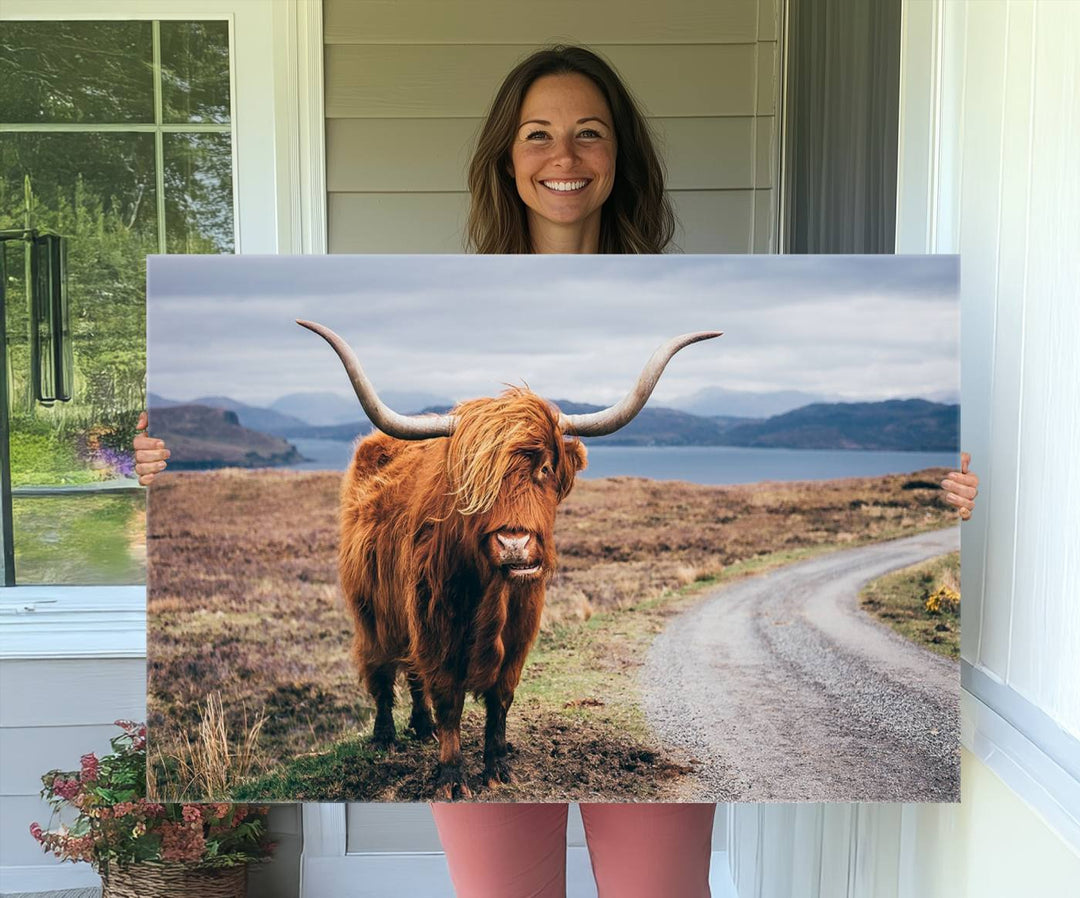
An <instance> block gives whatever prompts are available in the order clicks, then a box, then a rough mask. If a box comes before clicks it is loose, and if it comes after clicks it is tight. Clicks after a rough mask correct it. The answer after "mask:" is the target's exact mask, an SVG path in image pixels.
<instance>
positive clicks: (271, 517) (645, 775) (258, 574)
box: [147, 469, 955, 800]
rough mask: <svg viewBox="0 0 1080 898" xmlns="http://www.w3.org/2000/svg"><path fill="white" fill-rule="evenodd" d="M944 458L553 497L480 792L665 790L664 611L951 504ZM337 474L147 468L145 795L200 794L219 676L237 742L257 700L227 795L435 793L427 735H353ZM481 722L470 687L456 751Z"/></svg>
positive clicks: (873, 537)
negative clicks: (642, 676)
mask: <svg viewBox="0 0 1080 898" xmlns="http://www.w3.org/2000/svg"><path fill="white" fill-rule="evenodd" d="M944 473H945V472H944V470H943V469H933V470H927V471H921V472H918V473H916V474H912V475H890V476H885V477H873V478H857V479H849V480H834V481H817V482H799V483H761V484H752V485H742V486H723V487H716V486H698V485H693V484H687V483H678V482H666V481H665V482H660V481H651V480H644V479H638V478H612V479H608V480H597V481H579V483H578V484H577V486H575V488H574V491H573V493H572V494H571V495H570V497H569V498H568V499H567V500H566V502H564V503H563V505H562V506H561V508H560V510H559V517H558V521H557V523H556V539H557V543H558V548H559V557H560V568H559V570H558V572H557V573H556V575H555V577H554V579H553V580H552V582H551V584H550V586H549V589H548V602H547V608H546V611H545V618H544V624H543V630H542V633H541V637H540V639H539V640H538V643H537V646H536V647H535V648H534V650H533V652H532V654H531V656H530V659H529V663H528V664H527V666H526V669H525V674H524V677H523V681H522V685H521V688H520V690H519V693H518V701H516V702H515V705H514V708H513V709H512V710H511V712H510V717H509V720H508V733H509V739H510V741H511V742H512V743H514V744H515V752H514V754H515V761H514V764H515V773H517V774H518V779H519V784H518V785H515V786H511V787H508V788H507V789H505V790H504V791H501V792H500V794H499V795H490V794H487V795H485V794H481V795H478V796H477V797H480V798H484V799H486V800H491V799H492V798H500V799H508V800H514V799H522V798H531V799H533V800H545V799H548V800H551V799H555V798H563V799H565V798H566V797H567V796H568V795H571V796H572V797H577V798H582V799H584V800H600V799H604V798H607V799H613V800H618V799H620V798H621V799H628V798H630V799H634V798H636V799H650V798H651V799H657V798H664V797H677V794H678V791H677V790H678V778H679V776H680V775H681V773H683V772H686V771H687V770H689V769H691V768H692V765H693V763H694V759H693V758H684V757H673V756H668V755H665V754H664V752H663V751H662V750H660V749H659V748H658V747H657V746H655V745H653V744H652V743H651V738H650V736H649V734H648V733H647V731H646V729H645V727H644V724H643V722H642V719H641V715H640V712H639V711H638V710H637V707H636V702H635V697H636V691H635V686H634V682H635V678H636V670H637V667H638V665H639V663H640V662H639V659H640V657H641V654H642V652H643V648H644V647H645V646H647V645H648V641H649V639H651V637H652V635H653V634H655V633H656V632H658V631H659V629H660V628H661V627H662V626H663V620H664V618H665V617H666V616H668V615H670V614H672V613H675V612H676V611H677V610H679V609H681V608H683V607H687V606H688V604H690V603H692V602H693V601H694V597H695V596H696V595H698V594H700V593H701V592H702V591H703V590H704V588H705V587H707V586H709V585H711V584H712V583H715V582H717V581H718V580H723V579H727V578H729V577H731V576H736V575H745V574H752V573H754V572H755V571H756V570H759V569H762V568H764V567H768V566H775V564H779V563H783V562H785V561H790V560H794V559H797V558H800V557H805V556H806V555H808V554H812V553H816V552H820V551H828V550H830V549H834V548H841V547H847V546H851V545H857V544H860V543H865V542H873V541H878V540H882V539H888V538H892V537H897V536H902V535H906V534H910V533H914V532H916V531H920V530H927V529H933V528H936V527H941V526H946V525H949V524H952V523H954V522H955V515H954V513H953V512H951V511H950V510H949V508H948V507H946V506H945V505H944V503H943V502H941V500H940V499H939V497H938V493H939V490H938V488H937V484H938V482H939V481H940V480H941V478H942V476H943V475H944ZM339 480H340V475H339V474H337V473H326V472H315V473H298V472H283V471H269V470H267V471H240V470H224V471H213V472H204V473H179V474H177V473H171V474H166V475H163V476H161V477H159V478H158V480H157V482H156V483H155V485H154V487H153V489H152V491H151V496H150V508H149V515H148V526H149V541H148V553H149V563H150V566H149V588H150V599H149V623H148V650H147V652H148V684H149V685H148V691H149V695H148V708H149V712H148V713H149V723H150V736H151V754H152V760H153V771H152V776H151V788H152V789H153V790H154V792H155V793H156V794H157V795H158V796H160V797H166V798H178V797H181V796H191V797H195V796H200V797H205V795H206V790H205V789H204V788H201V787H200V786H199V784H198V783H197V782H192V780H191V777H190V775H188V773H187V772H185V766H184V763H181V762H182V761H183V760H184V759H185V758H187V757H188V752H189V747H188V745H187V742H188V739H187V738H185V737H191V738H193V737H194V734H195V733H196V731H197V730H198V728H199V724H200V722H202V720H203V717H204V716H205V713H206V702H207V699H208V697H209V696H211V695H214V696H217V697H220V699H221V705H222V709H223V715H224V719H223V721H222V727H221V730H220V732H222V733H224V735H223V736H220V738H223V739H225V740H227V741H228V742H229V743H230V744H231V745H232V746H233V748H236V747H237V746H238V745H239V744H240V743H241V742H242V741H243V733H244V732H245V731H246V730H248V729H250V728H251V726H252V725H253V723H254V722H255V721H256V720H258V719H262V718H264V720H263V723H262V727H261V732H260V733H259V735H258V744H257V748H256V752H255V762H254V771H253V772H251V773H245V774H244V775H243V776H233V777H232V778H231V779H230V778H229V777H227V776H226V777H224V779H223V780H222V781H226V782H228V783H229V785H228V787H226V789H225V791H227V792H229V793H231V794H237V795H240V794H243V795H247V796H249V797H252V798H254V797H259V798H264V799H270V798H280V799H299V798H308V799H315V798H323V799H326V800H340V799H360V798H362V799H366V800H422V799H425V798H427V797H429V795H430V792H429V786H428V784H429V783H430V778H431V776H432V775H433V772H434V763H435V750H434V748H433V747H432V746H430V745H426V746H415V745H413V746H409V745H406V746H404V747H403V748H401V749H398V750H397V751H396V752H392V753H390V754H385V753H378V754H376V753H374V752H371V751H370V749H369V748H367V746H366V741H365V740H366V737H367V735H368V733H369V729H370V723H369V720H368V718H369V717H370V715H371V713H372V708H371V706H370V704H369V701H368V697H367V695H366V694H365V693H364V692H363V690H362V689H361V688H360V686H359V685H358V683H357V678H356V675H355V673H354V671H353V669H352V667H351V665H350V662H349V657H348V650H349V643H350V639H351V632H350V625H349V621H348V618H347V616H346V613H345V610H344V608H343V607H342V603H341V599H340V597H339V593H338V588H337V583H336V572H335V554H336V541H337V520H336V506H337V492H338V484H339ZM480 720H481V718H480V712H479V706H476V705H473V704H472V703H471V702H469V703H468V704H467V712H466V716H465V723H464V728H463V736H464V742H465V752H466V762H467V764H469V765H472V766H475V767H476V768H477V770H478V768H479V763H480V762H479V747H478V743H479V739H480V732H479V731H480V730H481V729H482V724H481V722H480ZM178 759H179V760H178Z"/></svg>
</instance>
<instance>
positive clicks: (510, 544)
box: [495, 533, 531, 552]
mask: <svg viewBox="0 0 1080 898" xmlns="http://www.w3.org/2000/svg"><path fill="white" fill-rule="evenodd" d="M495 535H496V536H497V537H498V538H499V545H501V546H502V547H503V548H504V549H506V551H508V552H524V551H525V547H526V546H527V545H528V544H529V539H530V537H531V534H528V533H526V534H525V535H524V536H503V535H502V534H501V533H497V534H495Z"/></svg>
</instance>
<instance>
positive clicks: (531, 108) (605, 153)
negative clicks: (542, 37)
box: [510, 74, 616, 237]
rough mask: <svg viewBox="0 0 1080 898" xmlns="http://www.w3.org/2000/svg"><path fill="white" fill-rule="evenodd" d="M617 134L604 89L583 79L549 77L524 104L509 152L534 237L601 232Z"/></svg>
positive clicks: (534, 86)
mask: <svg viewBox="0 0 1080 898" xmlns="http://www.w3.org/2000/svg"><path fill="white" fill-rule="evenodd" d="M615 151H616V145H615V128H614V122H613V121H612V118H611V110H610V109H608V104H607V101H606V100H605V99H604V95H603V94H602V93H601V92H600V89H599V88H598V87H597V86H596V85H595V84H594V83H593V82H592V81H591V80H590V79H589V78H586V77H585V76H584V75H577V74H563V75H545V76H544V77H542V78H537V79H536V81H534V82H533V83H532V86H531V87H530V88H529V90H528V92H527V93H526V94H525V99H524V100H523V101H522V104H521V111H520V113H519V115H518V129H517V133H516V134H515V135H514V142H513V145H512V147H511V150H510V161H511V166H512V169H513V171H512V174H513V176H514V181H515V182H516V184H517V191H518V195H519V196H520V197H521V200H522V202H523V203H525V205H526V207H527V208H528V210H529V212H528V217H529V227H530V232H531V233H532V234H533V235H534V237H535V236H536V229H537V228H538V227H545V226H551V225H554V226H559V227H567V226H580V225H589V224H591V225H593V226H595V227H597V228H598V227H599V221H600V209H601V207H602V206H603V205H604V202H605V201H606V200H607V198H608V197H609V196H610V195H611V188H612V185H613V184H614V181H615Z"/></svg>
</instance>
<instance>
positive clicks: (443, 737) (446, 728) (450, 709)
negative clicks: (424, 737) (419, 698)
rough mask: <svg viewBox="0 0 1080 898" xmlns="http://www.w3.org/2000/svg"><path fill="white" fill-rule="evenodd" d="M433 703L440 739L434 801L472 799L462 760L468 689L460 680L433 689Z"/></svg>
mask: <svg viewBox="0 0 1080 898" xmlns="http://www.w3.org/2000/svg"><path fill="white" fill-rule="evenodd" d="M431 700H432V703H433V704H434V706H435V733H436V735H437V736H438V737H439V772H438V776H437V778H436V781H435V800H436V801H453V800H454V799H455V798H471V797H472V793H471V792H470V791H469V787H468V786H467V785H466V784H465V764H464V762H463V760H462V757H461V709H462V708H463V707H464V705H465V686H464V684H463V683H462V682H461V681H460V680H456V681H455V682H448V683H446V684H439V685H434V686H432V689H431Z"/></svg>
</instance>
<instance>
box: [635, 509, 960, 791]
mask: <svg viewBox="0 0 1080 898" xmlns="http://www.w3.org/2000/svg"><path fill="white" fill-rule="evenodd" d="M958 545H959V532H958V529H957V528H950V529H948V530H939V531H934V532H931V533H926V534H920V535H918V536H913V537H907V538H904V539H899V540H894V541H892V542H887V543H878V544H875V545H872V546H867V547H864V548H859V549H852V550H848V551H844V552H839V553H834V554H830V555H826V556H822V557H821V558H815V559H812V560H809V561H805V562H801V563H799V564H794V565H789V566H787V567H784V568H781V569H779V570H777V571H774V572H772V573H770V574H767V575H764V576H761V577H753V578H750V579H747V580H742V581H739V582H737V583H734V584H732V585H730V586H726V587H724V588H722V589H719V590H717V591H716V592H715V593H714V596H713V597H711V598H708V599H706V600H705V601H704V602H703V603H702V604H701V605H698V606H697V607H695V608H694V609H692V610H691V611H688V612H686V613H685V614H683V615H681V616H680V617H678V618H676V619H675V620H673V621H672V622H671V623H670V624H669V625H668V626H667V628H666V629H665V630H664V632H663V633H661V634H660V636H658V637H657V639H656V640H655V642H654V643H653V645H652V646H651V648H650V650H649V653H648V656H647V658H646V663H645V666H644V668H643V671H642V691H643V695H644V702H643V704H644V707H645V711H646V715H647V718H648V720H649V723H650V725H651V726H652V727H653V728H654V729H655V731H656V733H657V734H658V735H659V737H660V738H661V739H662V740H664V741H665V742H667V743H669V744H670V745H671V746H672V747H679V748H683V749H685V750H688V751H690V752H691V753H692V754H693V755H694V756H695V757H696V758H697V759H698V760H699V761H700V762H701V765H700V767H698V773H697V774H696V775H695V776H694V777H692V778H688V780H689V781H688V782H687V786H686V794H685V796H684V797H685V798H686V799H687V800H692V799H696V800H708V801H911V800H922V801H958V800H959V796H960V754H959V752H960V749H959V725H960V723H959V721H960V717H959V697H960V676H959V669H958V666H957V664H956V663H955V662H953V661H949V660H946V659H944V658H941V657H938V656H936V655H934V654H932V653H930V652H928V651H926V650H924V649H922V648H920V647H918V646H916V645H914V644H912V643H909V642H907V641H905V640H904V639H902V638H901V637H899V636H897V635H895V634H894V633H892V632H891V631H890V630H888V629H886V628H885V627H883V626H881V625H879V624H878V623H876V622H875V621H873V620H871V618H870V617H869V616H868V615H866V614H864V613H863V612H862V611H861V610H860V609H859V608H858V605H857V594H858V591H859V589H860V587H861V586H862V585H863V584H865V583H866V582H867V581H869V580H872V579H874V578H875V577H879V576H881V575H882V574H885V573H887V572H888V571H891V570H895V569H897V568H900V567H906V566H907V565H910V564H915V563H916V562H919V561H922V560H924V559H927V558H931V557H934V556H936V555H942V554H944V553H946V552H949V551H954V550H955V549H956V548H957V547H958Z"/></svg>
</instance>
